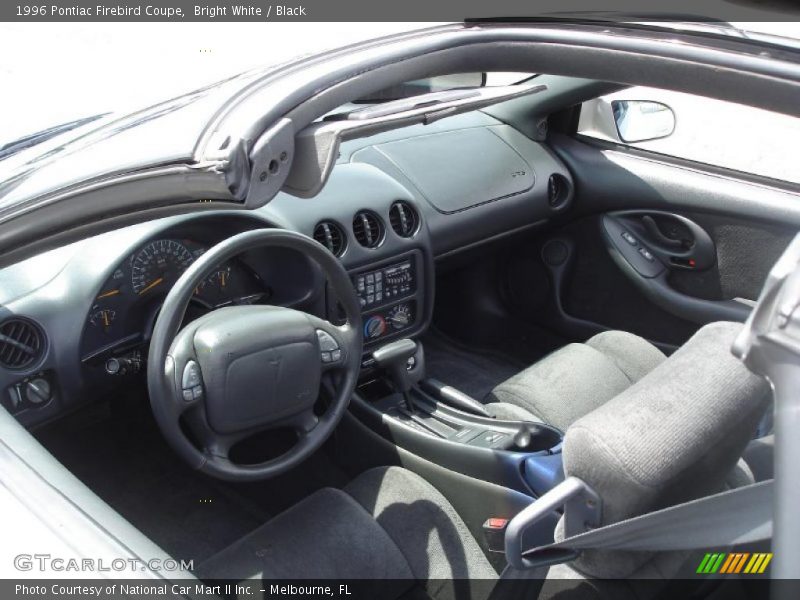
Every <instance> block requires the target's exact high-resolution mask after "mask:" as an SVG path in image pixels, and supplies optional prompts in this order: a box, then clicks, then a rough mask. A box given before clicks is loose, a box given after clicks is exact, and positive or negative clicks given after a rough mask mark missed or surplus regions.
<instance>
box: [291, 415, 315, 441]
mask: <svg viewBox="0 0 800 600" xmlns="http://www.w3.org/2000/svg"><path fill="white" fill-rule="evenodd" d="M290 425H291V427H292V429H294V431H295V433H297V435H298V436H299V437H301V438H302V437H305V436H307V435H309V434H311V433H312V432H313V431H314V429H315V428H316V427H317V425H319V417H317V415H315V414H314V411H313V410H304V411H303V412H301V413H299V414H297V415H296V416H295V417H293V418H292V421H291V423H290Z"/></svg>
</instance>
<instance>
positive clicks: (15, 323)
mask: <svg viewBox="0 0 800 600" xmlns="http://www.w3.org/2000/svg"><path fill="white" fill-rule="evenodd" d="M43 352H44V334H43V333H42V330H41V329H39V327H38V325H36V324H35V323H33V322H32V321H28V320H27V319H20V318H13V319H7V320H5V321H3V322H2V323H0V365H3V366H4V367H7V368H9V369H24V368H25V367H29V366H31V365H32V364H34V363H35V362H36V361H37V360H39V359H40V358H41V357H42V353H43Z"/></svg>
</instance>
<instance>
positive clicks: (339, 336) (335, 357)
mask: <svg viewBox="0 0 800 600" xmlns="http://www.w3.org/2000/svg"><path fill="white" fill-rule="evenodd" d="M307 316H308V319H309V320H310V321H311V324H312V325H313V326H314V329H316V333H317V341H318V342H319V351H320V353H319V354H320V364H321V365H322V370H323V372H325V371H331V370H335V369H341V368H343V367H345V366H346V365H347V359H348V354H347V348H348V347H350V346H351V345H352V338H353V333H352V327H351V326H350V325H349V324H345V325H334V324H333V323H331V322H330V321H326V320H325V319H320V318H319V317H315V316H313V315H307Z"/></svg>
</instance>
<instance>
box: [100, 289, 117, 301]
mask: <svg viewBox="0 0 800 600" xmlns="http://www.w3.org/2000/svg"><path fill="white" fill-rule="evenodd" d="M117 294H119V289H116V290H109V291H107V292H103V293H102V294H100V295H99V296H98V297H97V299H98V300H101V299H103V298H108V297H109V296H116V295H117Z"/></svg>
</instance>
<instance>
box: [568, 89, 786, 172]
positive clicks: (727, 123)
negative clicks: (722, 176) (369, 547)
mask: <svg viewBox="0 0 800 600" xmlns="http://www.w3.org/2000/svg"><path fill="white" fill-rule="evenodd" d="M634 100H638V101H650V102H657V103H661V104H663V105H666V106H668V107H669V108H670V109H672V112H673V114H674V129H673V131H672V133H671V134H668V135H666V136H665V137H659V138H657V139H650V140H647V141H636V142H623V141H622V139H621V137H620V131H622V137H623V138H626V139H636V136H635V135H631V134H628V131H629V129H630V127H632V126H633V125H635V124H634V123H632V122H628V123H623V124H622V125H623V129H619V128H618V127H617V124H616V123H615V121H614V114H615V111H616V114H617V116H618V117H619V115H620V110H619V107H620V105H621V104H622V105H629V104H630V102H631V101H634ZM638 104H641V105H642V106H644V107H646V106H648V105H649V104H643V103H638ZM641 112H642V114H637V115H636V116H638V117H639V118H642V117H646V116H650V117H651V118H653V119H655V118H661V119H663V117H664V115H665V113H663V112H661V113H658V111H655V112H653V111H650V114H649V115H648V114H646V113H647V111H646V110H643V111H641ZM657 113H658V114H657ZM640 124H641V123H640ZM649 125H650V127H644V126H642V130H643V131H652V130H657V129H658V125H659V124H654V123H653V122H650V123H649ZM662 129H664V130H667V129H665V128H664V127H662ZM578 133H580V134H583V135H587V136H591V137H595V138H598V139H603V140H609V141H613V142H617V143H623V144H626V145H628V146H631V147H633V148H641V149H643V150H652V151H654V152H659V153H662V154H668V155H670V156H675V157H678V158H684V159H688V160H692V161H697V162H701V163H706V164H709V165H714V166H718V167H725V168H728V169H735V170H737V171H744V172H746V173H752V174H754V175H761V176H765V177H772V178H774V179H782V180H784V181H789V182H792V183H800V167H799V166H798V165H800V162H799V161H798V156H800V119H798V118H795V117H790V116H787V115H782V114H778V113H773V112H769V111H766V110H760V109H757V108H752V107H750V106H744V105H741V104H735V103H733V102H724V101H722V100H714V99H711V98H704V97H701V96H693V95H691V94H684V93H680V92H672V91H668V90H661V89H656V88H647V87H632V88H629V89H626V90H622V91H620V92H615V93H613V94H608V95H607V96H602V97H600V98H596V99H594V100H590V101H588V102H585V103H584V104H583V106H582V107H581V115H580V121H579V125H578Z"/></svg>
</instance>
